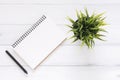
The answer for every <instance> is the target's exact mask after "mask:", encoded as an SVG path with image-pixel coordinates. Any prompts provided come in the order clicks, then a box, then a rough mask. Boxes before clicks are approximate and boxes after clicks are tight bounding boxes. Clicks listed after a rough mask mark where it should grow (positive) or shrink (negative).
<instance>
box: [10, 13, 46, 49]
mask: <svg viewBox="0 0 120 80" xmlns="http://www.w3.org/2000/svg"><path fill="white" fill-rule="evenodd" d="M45 19H46V16H45V15H43V16H42V17H41V18H40V19H39V20H38V21H37V22H36V23H35V24H33V25H32V27H31V28H29V29H28V30H27V31H26V32H25V33H24V34H23V35H22V36H21V37H20V38H19V39H18V40H17V41H15V42H14V44H12V45H11V46H12V47H13V48H15V47H16V46H17V45H18V44H19V43H20V42H21V41H22V40H24V39H25V37H27V36H28V35H29V34H30V33H31V32H32V31H33V30H34V29H36V28H37V26H38V25H39V24H40V23H41V22H43V21H44V20H45Z"/></svg>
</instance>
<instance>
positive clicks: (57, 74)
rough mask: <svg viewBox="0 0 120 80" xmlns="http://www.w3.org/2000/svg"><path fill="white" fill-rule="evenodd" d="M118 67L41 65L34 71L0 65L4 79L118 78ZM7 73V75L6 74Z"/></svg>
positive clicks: (102, 79)
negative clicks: (26, 73)
mask: <svg viewBox="0 0 120 80" xmlns="http://www.w3.org/2000/svg"><path fill="white" fill-rule="evenodd" d="M119 71H120V68H119V67H94V66H92V67H86V66H82V67H81V66H69V67H68V66H41V67H40V68H39V69H38V70H37V71H36V72H29V75H27V76H26V75H25V74H23V72H22V71H21V70H20V69H19V68H18V67H17V66H10V67H6V66H3V67H0V75H1V76H0V79H4V80H8V79H10V80H40V79H44V80H80V79H82V80H119V79H120V77H119V76H120V72H119ZM8 75H9V76H8ZM6 76H7V77H6Z"/></svg>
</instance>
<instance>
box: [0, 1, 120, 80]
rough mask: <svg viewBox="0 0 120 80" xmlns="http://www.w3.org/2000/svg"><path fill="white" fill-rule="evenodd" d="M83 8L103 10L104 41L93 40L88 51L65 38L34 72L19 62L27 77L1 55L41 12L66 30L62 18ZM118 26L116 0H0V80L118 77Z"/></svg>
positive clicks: (111, 79) (101, 79)
mask: <svg viewBox="0 0 120 80" xmlns="http://www.w3.org/2000/svg"><path fill="white" fill-rule="evenodd" d="M85 7H87V8H88V10H89V12H90V13H92V12H93V11H96V12H98V13H99V12H104V11H105V12H106V14H105V16H106V17H107V18H106V22H107V23H108V24H110V25H108V26H106V27H105V28H106V29H107V31H108V33H106V35H107V37H106V40H107V41H106V42H101V41H96V46H95V47H94V49H91V50H88V49H87V47H83V48H80V47H79V42H76V43H71V41H70V40H67V41H65V42H64V43H63V44H62V45H61V46H60V47H59V48H58V49H57V50H56V51H55V52H54V53H53V54H52V55H51V56H50V57H49V58H48V59H47V60H46V61H45V62H44V63H43V64H42V65H41V66H40V67H39V68H38V69H37V70H36V71H32V70H31V69H30V68H29V67H28V66H27V65H26V64H24V63H23V62H22V61H20V62H21V63H22V64H23V66H24V67H25V68H26V69H27V70H28V72H29V75H27V76H26V75H25V74H24V73H23V72H22V71H21V70H20V69H19V68H18V66H17V65H16V64H15V63H14V62H13V61H12V60H11V59H10V58H9V57H8V56H7V55H6V54H5V52H4V51H5V49H8V48H9V49H10V45H11V44H12V43H13V42H14V41H15V40H16V39H17V38H18V37H19V36H20V35H21V34H22V33H23V32H24V31H25V30H27V29H28V28H29V27H30V25H31V24H33V23H34V22H35V21H36V18H39V17H40V14H41V12H42V11H44V12H45V13H46V14H47V15H49V16H51V18H52V19H53V20H54V22H55V23H56V24H57V25H58V26H59V27H60V28H61V29H63V30H64V31H66V32H67V31H68V30H69V29H68V28H67V27H66V26H65V24H69V22H68V21H67V20H66V17H67V16H70V17H72V18H74V19H76V16H75V15H76V13H75V12H76V10H84V8H85ZM32 19H33V20H32ZM119 25H120V0H91V1H90V0H0V80H120V37H119V35H120V31H119V29H120V27H119ZM70 35H71V34H70ZM14 55H15V54H14Z"/></svg>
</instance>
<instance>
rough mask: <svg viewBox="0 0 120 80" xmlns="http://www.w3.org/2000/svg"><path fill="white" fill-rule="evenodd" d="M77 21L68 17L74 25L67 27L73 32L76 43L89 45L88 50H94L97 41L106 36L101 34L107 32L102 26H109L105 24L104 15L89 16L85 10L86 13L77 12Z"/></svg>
mask: <svg viewBox="0 0 120 80" xmlns="http://www.w3.org/2000/svg"><path fill="white" fill-rule="evenodd" d="M76 13H77V20H73V19H71V18H70V17H68V20H69V21H70V22H71V23H72V25H67V26H68V27H70V28H71V30H70V31H71V32H73V34H74V35H73V36H72V37H71V38H74V41H73V42H75V41H77V40H80V41H81V45H87V46H88V48H92V47H93V45H94V44H95V41H94V40H95V39H99V40H102V41H104V40H103V39H102V37H103V36H105V35H103V34H101V33H100V32H106V30H105V29H103V27H102V26H105V25H107V24H106V23H105V21H104V20H105V17H103V14H104V13H100V14H95V13H93V14H92V15H89V13H88V10H87V9H85V12H84V13H83V12H81V11H80V12H78V11H77V12H76Z"/></svg>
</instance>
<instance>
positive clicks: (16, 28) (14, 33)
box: [0, 25, 120, 45]
mask: <svg viewBox="0 0 120 80" xmlns="http://www.w3.org/2000/svg"><path fill="white" fill-rule="evenodd" d="M30 27H31V25H1V26H0V45H11V44H12V43H13V42H15V41H16V40H17V39H18V38H19V37H20V36H21V35H22V34H23V33H24V32H25V31H26V30H28V28H30ZM58 27H60V28H61V30H63V31H65V32H66V35H67V37H68V38H70V36H72V35H73V33H67V32H68V31H69V28H68V27H66V26H63V25H58ZM112 27H113V26H108V27H107V26H106V27H105V29H106V30H107V31H108V33H103V34H105V35H106V37H103V39H105V40H106V41H99V40H96V45H120V37H118V36H116V35H120V31H119V29H118V28H112ZM72 41H73V40H72V39H68V40H66V41H65V42H64V43H63V44H62V45H79V44H80V41H78V42H75V43H72Z"/></svg>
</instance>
